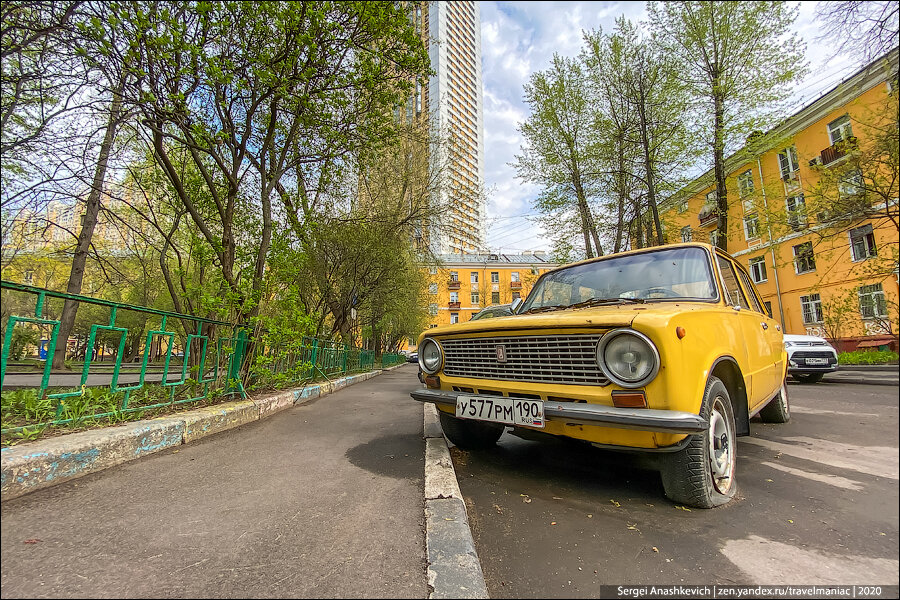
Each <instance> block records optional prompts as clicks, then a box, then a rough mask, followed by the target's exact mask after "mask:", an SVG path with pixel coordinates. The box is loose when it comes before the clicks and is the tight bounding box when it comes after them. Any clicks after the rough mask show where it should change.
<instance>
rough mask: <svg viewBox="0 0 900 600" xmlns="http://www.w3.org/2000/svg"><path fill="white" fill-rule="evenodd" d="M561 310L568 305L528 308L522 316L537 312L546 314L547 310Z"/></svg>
mask: <svg viewBox="0 0 900 600" xmlns="http://www.w3.org/2000/svg"><path fill="white" fill-rule="evenodd" d="M562 308H569V305H568V304H551V305H549V306H536V307H534V308H529V309H528V310H526V311H525V312H523V313H522V314H523V315H527V314H528V313H539V312H547V311H548V310H559V309H562Z"/></svg>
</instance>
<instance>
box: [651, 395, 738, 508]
mask: <svg viewBox="0 0 900 600" xmlns="http://www.w3.org/2000/svg"><path fill="white" fill-rule="evenodd" d="M700 416H702V417H703V418H704V419H705V420H706V423H707V429H706V431H704V432H703V433H695V434H694V435H692V436H691V438H690V441H689V442H688V445H687V446H685V447H684V448H682V449H681V450H679V451H678V452H674V453H672V454H670V455H667V456H664V463H663V465H662V469H661V473H660V474H661V476H662V483H663V489H664V490H665V492H666V496H667V497H668V498H669V499H670V500H672V501H673V502H677V503H679V504H685V505H687V506H694V507H697V508H713V507H715V506H721V505H723V504H726V503H728V502H729V501H730V500H731V499H732V498H733V497H734V493H735V489H736V486H735V481H734V467H735V457H736V453H737V446H736V440H737V437H736V435H735V427H734V409H733V408H732V406H731V396H730V395H729V394H728V389H727V388H726V387H725V384H724V383H722V381H721V380H720V379H719V378H717V377H710V378H709V383H707V385H706V393H705V394H704V395H703V404H702V406H701V409H700Z"/></svg>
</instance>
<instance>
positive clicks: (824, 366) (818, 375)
mask: <svg viewBox="0 0 900 600" xmlns="http://www.w3.org/2000/svg"><path fill="white" fill-rule="evenodd" d="M784 347H785V349H786V350H787V358H788V373H790V375H791V377H793V378H794V379H796V380H797V381H801V382H803V383H818V382H820V381H822V378H823V377H825V373H832V372H834V371H836V370H837V367H838V353H837V350H835V349H834V346H832V345H831V344H829V343H828V341H827V340H825V338H820V337H816V336H814V335H793V334H785V335H784Z"/></svg>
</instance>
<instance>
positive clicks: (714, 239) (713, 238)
mask: <svg viewBox="0 0 900 600" xmlns="http://www.w3.org/2000/svg"><path fill="white" fill-rule="evenodd" d="M709 243H710V244H712V245H713V246H718V245H719V230H718V229H713V230H712V231H710V232H709Z"/></svg>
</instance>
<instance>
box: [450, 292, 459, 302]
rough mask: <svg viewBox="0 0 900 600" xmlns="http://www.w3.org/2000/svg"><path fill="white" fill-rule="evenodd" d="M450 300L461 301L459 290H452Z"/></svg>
mask: <svg viewBox="0 0 900 600" xmlns="http://www.w3.org/2000/svg"><path fill="white" fill-rule="evenodd" d="M450 302H459V292H450Z"/></svg>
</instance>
